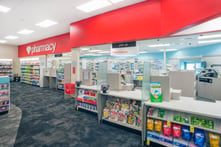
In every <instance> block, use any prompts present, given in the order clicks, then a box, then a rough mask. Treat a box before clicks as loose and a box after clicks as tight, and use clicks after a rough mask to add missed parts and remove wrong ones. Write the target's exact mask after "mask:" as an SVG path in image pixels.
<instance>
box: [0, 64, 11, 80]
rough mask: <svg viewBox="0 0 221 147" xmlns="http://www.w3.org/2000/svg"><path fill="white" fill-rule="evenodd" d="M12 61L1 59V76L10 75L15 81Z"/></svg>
mask: <svg viewBox="0 0 221 147" xmlns="http://www.w3.org/2000/svg"><path fill="white" fill-rule="evenodd" d="M12 63H13V62H12V61H4V60H3V61H0V76H8V77H9V78H10V81H13V65H12Z"/></svg>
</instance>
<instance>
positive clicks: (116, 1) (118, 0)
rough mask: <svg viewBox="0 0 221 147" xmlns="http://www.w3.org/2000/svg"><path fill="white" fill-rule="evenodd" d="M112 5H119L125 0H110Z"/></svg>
mask: <svg viewBox="0 0 221 147" xmlns="http://www.w3.org/2000/svg"><path fill="white" fill-rule="evenodd" d="M110 1H111V2H112V3H119V2H122V1H124V0H110Z"/></svg>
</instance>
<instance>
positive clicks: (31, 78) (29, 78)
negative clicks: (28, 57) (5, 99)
mask: <svg viewBox="0 0 221 147" xmlns="http://www.w3.org/2000/svg"><path fill="white" fill-rule="evenodd" d="M39 79H40V62H39V61H23V62H21V82H22V83H26V84H31V85H36V86H39Z"/></svg>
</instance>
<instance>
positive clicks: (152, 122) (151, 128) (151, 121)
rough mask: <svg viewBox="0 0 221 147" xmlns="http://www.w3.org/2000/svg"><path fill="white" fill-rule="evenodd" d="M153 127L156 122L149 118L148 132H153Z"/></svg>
mask: <svg viewBox="0 0 221 147" xmlns="http://www.w3.org/2000/svg"><path fill="white" fill-rule="evenodd" d="M153 126H154V120H153V119H150V118H148V120H147V130H151V131H153Z"/></svg>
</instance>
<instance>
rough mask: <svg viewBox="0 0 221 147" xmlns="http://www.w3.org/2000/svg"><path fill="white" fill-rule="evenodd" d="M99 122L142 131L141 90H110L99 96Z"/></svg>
mask: <svg viewBox="0 0 221 147" xmlns="http://www.w3.org/2000/svg"><path fill="white" fill-rule="evenodd" d="M98 104H99V105H98V119H99V122H102V121H107V122H111V123H113V124H117V125H120V126H123V127H126V128H130V129H134V130H137V131H141V130H142V128H141V126H142V125H141V124H142V123H141V122H142V118H141V116H142V115H141V110H142V109H141V91H139V90H137V91H110V92H108V93H101V94H100V97H98Z"/></svg>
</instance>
